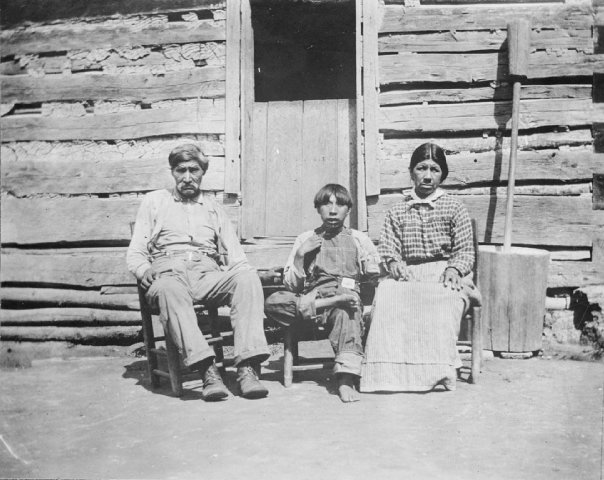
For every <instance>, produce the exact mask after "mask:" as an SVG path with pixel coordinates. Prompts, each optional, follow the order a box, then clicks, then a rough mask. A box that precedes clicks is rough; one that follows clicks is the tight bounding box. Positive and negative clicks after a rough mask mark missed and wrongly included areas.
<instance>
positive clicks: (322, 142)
mask: <svg viewBox="0 0 604 480" xmlns="http://www.w3.org/2000/svg"><path fill="white" fill-rule="evenodd" d="M240 1H241V12H242V13H241V29H242V30H241V52H242V57H241V77H240V78H241V109H242V112H241V118H242V122H241V145H242V147H241V172H242V175H241V187H242V217H241V220H242V222H241V223H242V225H241V227H242V228H241V233H242V237H243V238H251V237H282V236H287V237H291V236H295V235H298V234H299V233H300V232H302V231H304V230H308V229H311V228H315V227H316V226H318V224H319V219H318V216H317V212H316V210H315V209H314V206H313V198H314V195H315V193H316V192H317V190H318V189H319V188H321V187H322V186H323V185H325V184H327V183H340V184H342V185H344V186H345V187H347V188H348V189H349V190H350V191H351V193H352V195H353V199H354V201H355V203H358V204H361V205H362V208H363V210H364V209H365V198H364V192H365V190H364V188H363V189H361V191H359V192H358V194H359V195H361V196H362V197H363V198H362V199H360V200H359V201H358V202H357V198H355V197H356V194H357V190H358V189H357V188H356V183H357V182H358V180H359V179H358V173H359V171H360V172H363V176H362V181H363V182H364V164H363V165H362V166H361V167H358V168H357V163H358V159H357V156H358V155H357V153H358V151H359V144H358V141H357V138H358V132H359V127H358V125H359V116H358V112H357V108H356V105H357V104H358V95H357V99H328V100H299V101H269V102H256V101H254V83H253V81H254V75H253V71H254V64H253V58H254V51H253V43H254V34H253V29H252V21H251V13H250V12H251V11H250V7H249V0H240ZM357 9H358V7H357ZM357 28H358V27H357ZM358 31H359V32H360V31H361V29H360V28H358ZM358 61H359V60H358V57H357V62H358ZM357 75H358V71H357ZM363 161H364V160H363ZM354 223H355V222H353V224H354Z"/></svg>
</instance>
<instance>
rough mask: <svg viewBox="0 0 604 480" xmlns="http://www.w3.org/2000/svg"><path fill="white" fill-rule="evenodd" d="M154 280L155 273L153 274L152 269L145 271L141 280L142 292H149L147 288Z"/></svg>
mask: <svg viewBox="0 0 604 480" xmlns="http://www.w3.org/2000/svg"><path fill="white" fill-rule="evenodd" d="M156 278H157V273H155V272H154V271H153V269H152V268H149V269H147V271H146V272H145V273H144V274H143V278H141V287H143V289H144V290H149V287H150V286H151V284H152V283H153V281H154V280H155V279H156Z"/></svg>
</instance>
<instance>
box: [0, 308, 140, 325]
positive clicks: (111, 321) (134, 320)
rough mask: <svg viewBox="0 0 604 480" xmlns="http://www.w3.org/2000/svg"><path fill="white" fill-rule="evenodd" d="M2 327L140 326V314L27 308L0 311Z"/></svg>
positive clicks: (95, 309) (117, 311)
mask: <svg viewBox="0 0 604 480" xmlns="http://www.w3.org/2000/svg"><path fill="white" fill-rule="evenodd" d="M0 316H1V317H2V325H42V324H54V325H58V324H82V325H87V324H106V325H140V323H141V315H140V312H132V311H126V310H104V309H99V308H29V309H23V310H7V309H2V310H0Z"/></svg>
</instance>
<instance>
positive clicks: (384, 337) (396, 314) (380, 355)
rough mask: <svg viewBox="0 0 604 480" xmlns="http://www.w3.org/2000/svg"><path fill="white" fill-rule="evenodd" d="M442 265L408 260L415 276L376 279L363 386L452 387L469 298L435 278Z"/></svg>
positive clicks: (386, 388)
mask: <svg viewBox="0 0 604 480" xmlns="http://www.w3.org/2000/svg"><path fill="white" fill-rule="evenodd" d="M446 266H447V265H446V262H430V263H425V264H421V265H415V266H411V267H410V268H411V270H412V273H413V275H414V277H415V279H416V280H415V281H413V280H412V281H408V282H399V281H395V280H392V279H387V280H384V281H383V282H381V283H380V285H379V287H378V289H377V292H376V295H375V300H374V306H373V312H372V317H371V327H370V330H369V335H368V337H367V343H366V347H365V362H364V365H363V372H362V378H361V391H362V392H376V391H391V392H392V391H401V392H402V391H407V392H421V391H429V390H432V389H433V388H434V387H435V386H436V385H439V384H442V385H445V386H446V388H448V389H453V388H455V380H456V366H459V363H460V362H459V356H458V354H457V347H456V342H457V336H458V334H459V325H460V321H461V318H462V316H463V314H464V312H465V311H466V309H467V305H468V304H469V301H468V297H467V294H465V292H464V291H462V292H458V291H454V290H451V289H450V288H445V287H444V285H443V284H442V283H439V281H438V280H439V277H440V275H442V273H443V271H444V269H445V268H446ZM418 280H419V281H418ZM456 364H457V365H456Z"/></svg>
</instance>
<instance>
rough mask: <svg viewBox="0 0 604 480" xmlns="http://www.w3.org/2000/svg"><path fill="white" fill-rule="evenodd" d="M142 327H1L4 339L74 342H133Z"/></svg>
mask: <svg viewBox="0 0 604 480" xmlns="http://www.w3.org/2000/svg"><path fill="white" fill-rule="evenodd" d="M140 332H141V327H131V326H122V327H24V326H18V327H6V326H4V325H3V326H2V327H0V337H1V338H2V340H4V341H9V340H18V341H46V340H61V341H69V342H73V343H87V344H90V343H105V344H111V343H119V344H132V343H135V342H138V341H140V340H141V333H140Z"/></svg>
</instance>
